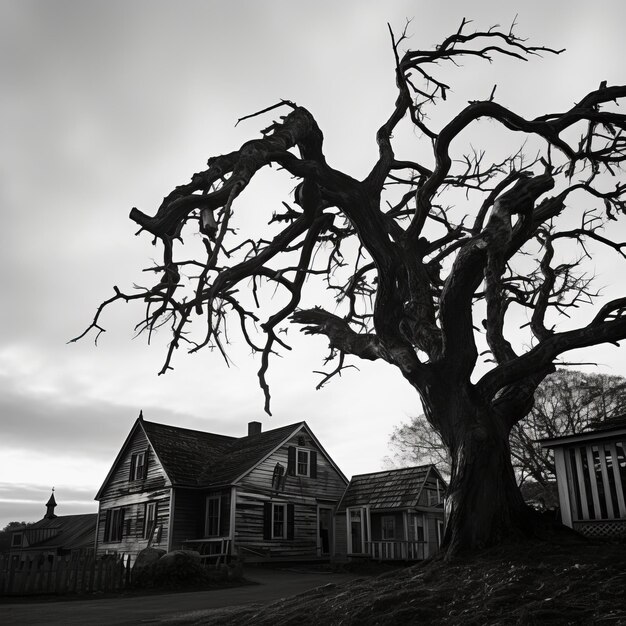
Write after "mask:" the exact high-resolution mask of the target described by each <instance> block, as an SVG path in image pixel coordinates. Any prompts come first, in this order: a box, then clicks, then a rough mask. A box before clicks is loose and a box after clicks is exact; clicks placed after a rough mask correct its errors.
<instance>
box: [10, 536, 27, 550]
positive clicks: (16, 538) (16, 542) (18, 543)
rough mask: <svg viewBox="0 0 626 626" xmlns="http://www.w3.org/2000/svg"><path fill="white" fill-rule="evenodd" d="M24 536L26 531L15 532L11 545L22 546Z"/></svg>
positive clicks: (14, 546) (13, 546)
mask: <svg viewBox="0 0 626 626" xmlns="http://www.w3.org/2000/svg"><path fill="white" fill-rule="evenodd" d="M23 538H24V533H13V537H12V538H11V547H12V548H21V547H22V540H23Z"/></svg>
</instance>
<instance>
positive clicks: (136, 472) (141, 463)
mask: <svg viewBox="0 0 626 626" xmlns="http://www.w3.org/2000/svg"><path fill="white" fill-rule="evenodd" d="M146 458H147V454H146V452H145V451H143V452H135V453H134V454H133V455H131V457H130V475H129V477H128V480H143V479H144V478H145V477H146V476H147V473H148V472H147V469H148V464H147V463H146Z"/></svg>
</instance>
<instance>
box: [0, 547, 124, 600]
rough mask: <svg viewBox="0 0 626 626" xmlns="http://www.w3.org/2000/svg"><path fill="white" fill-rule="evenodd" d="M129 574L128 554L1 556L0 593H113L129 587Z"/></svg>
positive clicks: (0, 594) (15, 594) (6, 594)
mask: <svg viewBox="0 0 626 626" xmlns="http://www.w3.org/2000/svg"><path fill="white" fill-rule="evenodd" d="M130 575H131V567H130V561H129V559H128V558H127V557H126V558H124V557H106V558H104V559H103V558H100V559H98V560H96V559H95V558H93V557H81V558H71V557H69V556H68V557H63V556H61V557H59V556H54V557H52V556H51V557H48V556H46V557H40V558H35V559H33V560H26V561H20V560H18V559H15V558H11V557H9V556H0V596H9V595H14V596H22V595H34V594H63V593H93V592H94V591H102V592H115V591H121V590H122V589H125V588H127V587H129V586H130V582H131V580H130Z"/></svg>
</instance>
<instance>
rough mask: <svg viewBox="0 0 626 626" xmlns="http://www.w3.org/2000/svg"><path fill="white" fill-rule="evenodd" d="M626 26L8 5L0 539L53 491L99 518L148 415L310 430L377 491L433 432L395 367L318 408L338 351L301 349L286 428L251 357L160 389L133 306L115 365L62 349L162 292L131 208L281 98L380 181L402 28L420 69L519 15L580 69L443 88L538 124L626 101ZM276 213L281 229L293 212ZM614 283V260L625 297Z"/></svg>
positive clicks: (340, 5) (2, 11) (501, 72)
mask: <svg viewBox="0 0 626 626" xmlns="http://www.w3.org/2000/svg"><path fill="white" fill-rule="evenodd" d="M520 7H523V8H520ZM625 7H626V5H625V4H624V3H623V2H621V1H619V0H616V1H611V2H602V1H598V2H595V3H590V2H576V1H574V2H572V1H561V0H558V1H553V2H546V1H545V0H542V1H541V2H534V1H526V2H524V3H516V2H515V3H514V2H510V3H509V2H503V1H495V0H493V1H490V0H489V1H488V0H485V1H482V2H466V1H461V0H458V1H448V2H425V1H423V0H413V1H410V2H409V1H400V0H397V1H388V2H380V1H372V2H369V1H366V0H355V1H341V2H340V1H338V0H333V1H332V2H327V1H320V0H317V1H316V2H304V1H297V0H296V1H294V0H289V1H284V2H279V1H273V0H267V1H260V0H257V1H249V2H242V1H233V0H228V1H226V0H224V1H220V2H211V1H205V2H181V1H178V2H159V1H155V0H149V1H145V2H135V1H129V0H123V1H111V0H107V1H106V2H105V1H101V2H90V1H86V0H76V1H60V0H42V1H39V2H32V1H28V0H15V1H13V0H0V50H1V53H0V72H1V81H2V82H1V85H2V89H1V90H0V92H1V93H0V129H1V132H0V136H1V137H2V139H1V143H0V177H1V179H0V207H1V217H2V223H1V227H0V238H1V239H0V244H1V245H0V267H2V269H3V271H2V301H3V306H2V308H1V310H0V316H1V320H0V416H1V424H0V528H1V527H2V526H4V525H5V524H6V523H7V522H8V521H11V520H22V519H24V520H28V521H34V520H37V519H40V518H41V516H42V514H43V513H44V504H45V502H46V500H47V498H48V496H49V493H50V489H51V488H52V487H53V486H54V487H55V488H56V494H57V502H58V503H59V507H58V509H57V513H58V514H71V513H80V512H89V511H95V510H96V503H95V502H94V501H93V496H94V495H95V493H96V491H97V489H98V488H99V486H100V485H101V483H102V481H103V479H104V477H105V475H106V473H107V471H108V469H109V467H110V464H111V463H112V461H113V459H114V457H115V455H116V454H117V452H118V450H119V447H120V445H121V443H122V442H123V440H124V438H125V437H126V435H127V433H128V431H129V429H130V428H131V426H132V424H133V422H134V420H135V419H136V417H137V415H138V413H139V410H140V409H143V412H144V416H145V417H146V419H150V420H155V421H163V422H166V423H172V424H177V425H180V426H185V427H189V428H198V429H203V430H208V431H212V432H218V433H223V434H229V435H243V434H245V432H246V424H247V422H248V421H250V420H253V419H256V420H261V421H262V422H263V426H264V429H269V428H273V427H278V426H282V425H285V424H288V423H292V422H297V421H300V420H306V421H307V422H308V423H309V425H310V426H311V428H312V429H313V431H314V432H315V433H316V435H317V436H318V438H319V439H320V441H321V442H322V443H323V445H324V446H325V447H326V449H327V450H328V451H329V452H330V454H331V456H332V457H333V458H334V460H335V461H336V462H337V463H338V465H339V466H340V467H341V468H342V470H343V471H344V473H346V474H347V475H348V476H350V475H352V474H356V473H363V472H368V471H376V470H378V469H380V468H381V464H382V459H383V457H384V456H385V455H386V454H387V453H388V449H387V440H388V436H389V434H390V432H391V430H392V429H393V426H394V425H397V424H399V423H400V422H401V421H402V420H407V419H408V418H409V417H410V416H411V415H414V414H417V413H419V412H420V405H419V402H418V400H417V397H416V395H415V393H414V392H413V391H412V390H411V389H410V388H409V387H408V386H407V385H405V384H404V382H403V381H402V380H401V378H400V376H399V375H397V374H396V373H395V372H394V371H392V370H391V368H390V367H389V366H385V365H382V364H377V363H375V364H372V363H362V364H361V365H360V372H355V371H349V372H347V373H346V375H345V376H344V377H343V378H342V379H341V380H340V381H335V382H334V383H333V384H331V385H329V386H327V387H326V388H324V389H323V390H322V391H318V392H316V391H315V384H316V382H317V381H318V377H317V376H316V375H315V374H313V373H312V370H314V369H319V366H320V363H321V359H322V358H323V356H324V355H325V352H326V342H325V341H324V340H323V339H321V338H296V337H293V342H294V343H295V346H296V349H295V350H294V352H293V353H292V354H290V355H289V356H287V357H286V358H284V359H283V360H282V361H280V362H275V363H274V367H273V369H272V371H271V373H270V383H271V384H272V385H273V392H274V393H273V417H272V418H268V417H267V416H266V415H265V414H264V413H263V410H262V409H263V398H262V394H261V391H260V390H259V388H258V385H257V378H256V370H257V369H258V363H257V362H255V361H253V360H252V359H251V358H249V356H248V354H247V352H246V351H245V350H239V351H238V349H237V348H235V351H234V360H235V365H234V366H233V367H231V368H230V369H229V368H226V367H225V366H224V363H223V361H222V360H221V359H220V358H219V356H218V355H217V354H211V353H208V352H207V353H206V354H198V355H194V356H192V357H187V356H185V355H183V354H180V355H178V357H177V360H176V362H175V370H174V371H173V372H171V373H169V374H168V375H166V376H161V377H157V376H156V373H157V371H158V370H159V369H160V366H161V363H162V359H163V356H164V351H163V349H164V345H165V339H166V338H165V337H163V338H159V339H157V341H156V342H154V343H153V345H151V346H150V347H148V346H146V343H145V341H144V340H143V339H142V338H139V339H135V340H132V336H133V333H132V326H133V324H134V322H135V321H136V320H137V319H138V317H139V316H140V315H141V311H140V310H139V309H138V308H133V307H132V306H131V305H127V306H121V305H120V306H118V307H117V308H115V309H112V310H111V311H109V313H108V314H107V316H106V318H105V320H104V323H105V325H106V327H107V329H108V332H107V333H106V335H105V336H103V337H101V339H100V341H99V346H98V347H97V348H96V347H94V345H93V342H92V341H91V340H86V341H83V342H81V343H78V344H71V345H67V344H66V342H67V340H68V339H70V338H72V337H73V336H75V335H76V334H78V333H79V332H81V331H82V329H83V328H84V327H85V326H86V325H87V324H88V323H89V321H90V319H91V317H92V316H93V313H94V311H95V308H96V306H97V305H98V303H99V302H100V301H101V300H103V299H105V298H107V297H109V296H110V295H111V294H112V286H113V285H114V284H116V285H120V287H126V288H128V287H129V286H130V285H131V284H132V282H133V281H135V282H144V283H145V282H146V279H145V275H142V274H141V272H140V269H141V268H142V267H146V266H148V265H149V264H150V259H151V257H152V255H154V254H155V251H154V249H153V248H151V246H150V243H149V239H148V237H145V236H144V237H141V238H136V237H134V233H135V231H136V230H137V227H136V225H135V224H134V223H133V222H131V221H130V220H129V219H128V212H129V210H130V208H131V207H133V206H136V207H138V208H140V209H141V210H143V211H144V212H146V213H153V212H154V210H155V209H156V207H157V206H158V204H159V202H160V199H161V198H162V197H163V195H165V194H166V193H168V192H169V191H170V190H171V189H172V188H173V187H174V186H176V185H177V184H180V183H184V182H187V181H188V179H189V177H190V175H191V174H192V173H193V172H195V171H199V170H201V169H203V168H204V165H205V162H206V159H207V157H209V156H212V155H217V154H221V153H224V152H228V151H231V150H233V149H236V148H237V147H239V145H240V144H241V143H243V142H244V141H246V140H248V139H250V138H254V137H257V136H258V131H259V130H260V129H262V128H264V125H263V124H264V123H265V125H267V123H269V121H270V118H267V119H258V120H250V121H248V122H246V123H244V124H240V125H239V126H238V127H237V128H234V122H235V121H236V119H237V118H238V117H241V116H243V115H246V114H248V113H251V112H253V111H256V110H258V109H261V108H264V107H265V106H268V105H270V104H273V103H274V102H276V101H277V100H278V99H280V98H287V99H291V100H294V101H296V102H297V103H298V104H302V105H304V106H306V107H307V108H308V109H309V110H310V111H312V113H313V114H314V115H315V116H316V118H317V120H318V123H319V124H320V126H321V128H322V130H323V132H324V135H325V146H326V147H325V151H326V154H327V157H328V160H329V161H330V163H331V164H333V165H334V166H336V167H338V168H341V169H344V170H345V171H346V172H348V173H350V174H351V175H353V176H356V177H359V176H362V175H363V174H364V173H365V172H366V171H367V170H368V169H369V166H370V165H371V164H372V162H373V160H374V159H375V156H376V144H375V131H376V128H378V126H379V125H380V123H381V122H382V121H383V120H384V119H385V118H386V116H387V115H388V113H389V111H390V110H391V107H392V106H393V101H394V99H395V93H394V76H393V56H392V53H391V49H390V45H389V36H388V32H387V26H386V23H387V22H390V23H391V25H392V27H394V29H395V30H397V31H400V30H401V29H402V27H403V26H404V22H405V19H406V18H413V21H412V23H411V25H410V27H409V33H410V34H411V35H412V39H411V45H413V46H415V47H417V46H421V47H424V46H431V45H433V44H436V43H437V42H438V41H440V40H441V39H442V38H443V37H444V36H445V35H447V34H450V32H452V31H453V30H455V29H456V28H457V27H458V25H459V23H460V20H461V18H462V17H463V16H466V17H468V18H471V19H473V20H474V21H475V24H476V26H477V27H480V28H486V27H488V26H490V25H493V24H496V23H499V24H502V25H507V26H508V25H509V24H510V23H511V21H512V20H513V18H514V17H515V14H516V13H517V14H519V15H518V24H519V26H518V33H519V34H523V35H525V36H528V37H530V38H531V40H532V42H536V43H543V44H548V45H551V46H554V47H558V48H562V47H565V48H567V49H568V50H567V52H566V53H565V54H564V55H561V56H559V57H550V58H545V59H543V60H540V59H535V60H533V61H531V62H529V63H517V64H511V63H508V62H507V63H503V64H501V65H499V64H498V63H494V64H493V66H489V65H487V64H484V65H482V64H470V65H469V66H468V67H467V68H460V69H458V70H457V71H456V73H450V74H448V75H447V76H446V77H447V78H448V79H449V81H450V82H451V83H452V85H453V87H456V88H457V89H458V91H459V92H462V94H463V97H464V100H463V102H465V101H467V100H470V99H481V98H486V97H487V96H488V95H489V92H490V89H491V86H492V85H493V83H494V82H497V83H498V91H497V98H496V99H497V100H499V101H500V102H502V103H503V104H505V105H507V106H509V107H511V108H514V109H516V110H517V111H518V112H519V113H521V114H523V115H526V116H533V115H538V114H540V113H543V112H547V111H554V110H563V109H565V108H568V107H570V106H571V105H572V103H573V102H575V101H576V100H578V99H580V98H581V97H582V96H583V95H584V94H585V93H586V92H587V91H589V90H591V89H594V88H595V87H597V86H598V84H599V83H600V81H601V80H607V81H608V82H609V84H611V83H613V84H615V83H623V81H624V75H623V72H624V65H623V63H624V58H625V56H626V55H625V53H626V44H625V43H624V37H623V25H624V19H625V18H626V8H625ZM262 202H263V198H258V199H257V202H256V204H257V208H258V210H260V211H262V210H263V209H264V210H265V211H266V212H267V215H270V213H271V211H272V210H273V209H274V208H275V206H267V207H265V206H263V204H262ZM620 228H622V230H623V224H622V225H621V226H620ZM612 263H613V260H610V259H609V260H607V259H598V268H597V272H598V274H599V279H600V282H601V283H602V280H603V279H604V284H609V290H610V285H611V283H614V282H615V278H614V275H612V274H611V272H610V269H611V264H612ZM613 287H614V285H613ZM292 335H295V333H293V332H292ZM623 354H624V352H623V350H618V349H616V348H612V349H605V348H603V349H602V350H601V351H598V352H596V353H595V354H594V355H593V356H594V359H593V360H596V361H598V362H599V364H600V365H599V370H598V371H602V372H606V373H610V374H622V375H625V374H626V366H625V365H624V357H623Z"/></svg>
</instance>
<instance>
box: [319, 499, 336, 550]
mask: <svg viewBox="0 0 626 626" xmlns="http://www.w3.org/2000/svg"><path fill="white" fill-rule="evenodd" d="M317 520H318V528H319V531H318V537H317V547H318V552H319V554H320V555H321V556H330V553H331V550H332V547H333V509H332V508H331V507H328V506H318V507H317Z"/></svg>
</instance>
